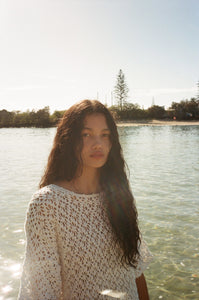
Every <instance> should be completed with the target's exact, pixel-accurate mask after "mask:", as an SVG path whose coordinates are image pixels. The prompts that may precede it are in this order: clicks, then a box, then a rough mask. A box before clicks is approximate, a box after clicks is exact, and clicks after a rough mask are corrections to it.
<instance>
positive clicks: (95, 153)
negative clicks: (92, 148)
mask: <svg viewBox="0 0 199 300" xmlns="http://www.w3.org/2000/svg"><path fill="white" fill-rule="evenodd" d="M90 157H92V158H102V157H104V154H103V153H102V152H94V153H92V154H91V155H90Z"/></svg>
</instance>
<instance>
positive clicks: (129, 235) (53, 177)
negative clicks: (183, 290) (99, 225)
mask: <svg viewBox="0 0 199 300" xmlns="http://www.w3.org/2000/svg"><path fill="white" fill-rule="evenodd" d="M93 113H101V114H103V115H104V116H105V118H106V122H107V125H108V128H109V130H110V139H111V144H112V147H111V150H110V152H109V155H108V159H107V162H106V163H105V165H104V166H103V167H101V169H100V185H101V189H102V191H103V193H104V203H105V207H106V210H107V215H108V218H109V221H110V224H111V226H112V229H113V232H114V234H115V237H116V241H117V242H118V243H119V245H120V247H121V249H122V250H123V255H122V263H123V264H127V265H130V266H133V267H136V265H137V261H138V258H139V249H138V248H139V243H140V231H139V228H138V218H137V210H136V206H135V201H134V198H133V195H132V193H131V191H130V188H129V182H128V179H127V176H126V172H125V162H124V159H123V155H122V149H121V146H120V143H119V137H118V132H117V127H116V124H115V121H114V119H113V117H112V115H111V113H110V111H109V110H108V109H107V108H106V107H105V106H104V105H103V104H102V103H100V102H99V101H96V100H83V101H81V102H79V103H76V104H74V105H73V106H72V107H71V108H69V109H68V110H67V111H66V112H65V114H64V116H63V118H62V119H61V120H60V122H59V124H58V127H57V133H56V136H55V139H54V144H53V148H52V150H51V152H50V155H49V158H48V163H47V167H46V170H45V172H44V175H43V177H42V179H41V182H40V188H41V187H44V186H46V185H48V184H53V183H55V182H56V181H59V180H67V181H71V180H72V179H74V178H75V176H76V173H77V169H78V167H79V166H81V161H80V159H79V155H77V151H76V150H77V149H80V150H81V147H82V143H81V131H82V128H83V125H84V124H83V123H84V119H85V117H86V116H87V115H89V114H93Z"/></svg>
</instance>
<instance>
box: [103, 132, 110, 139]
mask: <svg viewBox="0 0 199 300" xmlns="http://www.w3.org/2000/svg"><path fill="white" fill-rule="evenodd" d="M102 136H103V137H105V138H109V137H110V134H109V133H104V134H103V135H102Z"/></svg>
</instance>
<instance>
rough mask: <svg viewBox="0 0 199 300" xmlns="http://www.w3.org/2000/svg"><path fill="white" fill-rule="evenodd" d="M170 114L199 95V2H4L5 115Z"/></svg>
mask: <svg viewBox="0 0 199 300" xmlns="http://www.w3.org/2000/svg"><path fill="white" fill-rule="evenodd" d="M120 68H121V69H122V70H123V72H124V74H125V76H126V82H127V84H128V87H129V99H128V100H129V101H131V102H133V103H138V104H139V105H140V106H141V107H142V106H143V107H145V108H147V107H149V106H151V104H152V101H153V97H154V103H155V104H156V105H165V106H166V107H168V106H169V105H170V104H171V102H172V101H177V102H179V101H180V100H182V99H186V98H188V99H190V98H191V97H194V96H196V94H197V86H196V83H197V81H198V80H199V1H198V0H70V1H69V0H17V1H16V0H0V110H1V109H7V110H22V111H25V110H26V109H33V108H35V109H39V108H43V107H44V106H50V108H51V112H52V111H54V110H56V109H58V110H61V109H66V108H68V107H69V106H70V105H71V104H73V103H74V102H76V101H79V100H81V99H85V98H88V99H94V98H95V99H96V98H97V97H98V99H99V100H100V101H102V102H103V103H105V102H107V103H108V105H110V104H111V92H112V91H113V89H114V86H115V83H116V76H117V74H118V71H119V69H120Z"/></svg>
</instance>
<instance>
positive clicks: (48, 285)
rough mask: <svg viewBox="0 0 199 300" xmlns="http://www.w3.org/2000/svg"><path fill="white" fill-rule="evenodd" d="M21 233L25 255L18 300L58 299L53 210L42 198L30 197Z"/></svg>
mask: <svg viewBox="0 0 199 300" xmlns="http://www.w3.org/2000/svg"><path fill="white" fill-rule="evenodd" d="M25 230H26V253H25V260H24V264H23V271H22V277H21V285H20V291H19V296H18V300H41V299H42V300H44V299H45V300H48V299H61V268H60V261H59V254H58V248H57V235H56V220H55V207H54V205H53V202H52V201H49V200H48V199H47V196H46V195H36V196H33V199H32V201H31V202H30V205H29V209H28V212H27V217H26V224H25Z"/></svg>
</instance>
